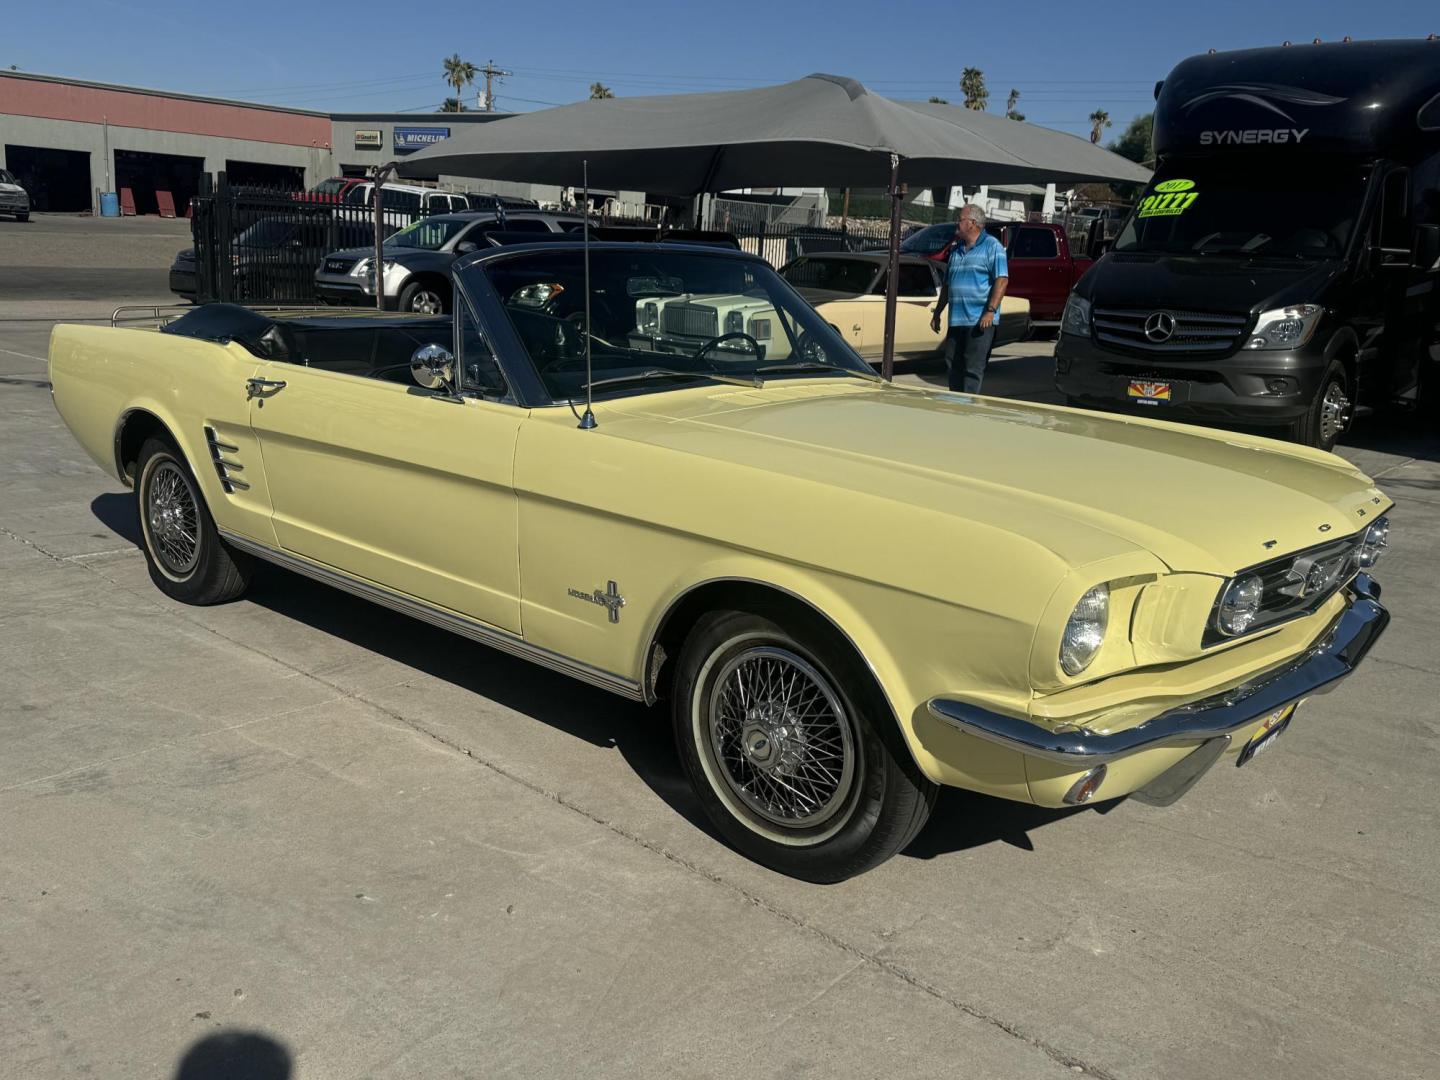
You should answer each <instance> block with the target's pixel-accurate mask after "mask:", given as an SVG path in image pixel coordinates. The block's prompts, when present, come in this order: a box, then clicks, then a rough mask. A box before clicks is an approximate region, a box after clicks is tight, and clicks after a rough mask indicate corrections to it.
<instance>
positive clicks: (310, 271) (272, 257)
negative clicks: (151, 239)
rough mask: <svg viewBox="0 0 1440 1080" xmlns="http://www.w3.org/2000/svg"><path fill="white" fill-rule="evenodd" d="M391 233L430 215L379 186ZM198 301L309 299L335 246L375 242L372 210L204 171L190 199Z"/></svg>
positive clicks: (411, 199) (411, 198)
mask: <svg viewBox="0 0 1440 1080" xmlns="http://www.w3.org/2000/svg"><path fill="white" fill-rule="evenodd" d="M382 196H383V201H382V205H381V219H382V223H383V225H382V230H383V232H384V233H385V235H386V236H388V235H390V234H391V233H393V232H395V231H396V230H398V229H401V228H403V227H404V226H406V225H408V224H410V223H411V222H413V221H416V220H418V219H419V218H421V217H424V216H426V215H427V214H428V213H429V212H430V210H429V207H428V206H425V205H423V204H422V202H421V200H420V199H418V198H417V197H416V196H415V195H413V194H411V193H406V192H389V191H383V190H382ZM190 230H191V235H192V236H193V238H194V241H195V293H196V296H195V299H196V302H197V303H208V302H210V301H216V300H219V301H225V302H229V303H242V304H245V303H270V304H310V303H315V302H316V301H317V296H316V293H315V270H316V268H317V267H318V266H319V265H320V262H321V260H323V259H324V258H325V255H326V254H327V253H329V252H331V251H336V250H338V249H340V248H371V247H373V246H374V244H375V210H374V207H373V205H366V204H364V203H360V202H355V203H349V204H347V203H342V202H340V201H339V200H336V199H334V198H330V197H326V196H319V195H311V194H308V193H305V192H295V191H285V190H280V189H272V188H261V187H249V186H246V187H240V186H234V185H231V184H230V183H229V182H228V180H227V178H226V176H225V174H224V173H223V172H222V173H217V174H216V175H215V176H214V177H213V178H212V177H211V176H210V175H209V174H205V175H203V176H202V177H201V182H200V193H199V194H198V195H196V196H195V198H194V200H193V201H192V203H191V222H190Z"/></svg>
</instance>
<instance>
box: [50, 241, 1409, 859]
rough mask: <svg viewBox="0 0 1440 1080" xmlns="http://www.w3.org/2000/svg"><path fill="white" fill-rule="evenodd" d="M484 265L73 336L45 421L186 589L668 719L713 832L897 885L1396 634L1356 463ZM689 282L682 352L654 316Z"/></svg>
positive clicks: (661, 255) (593, 280)
mask: <svg viewBox="0 0 1440 1080" xmlns="http://www.w3.org/2000/svg"><path fill="white" fill-rule="evenodd" d="M587 261H588V267H587ZM454 273H455V297H456V304H455V312H454V315H453V317H452V316H444V317H432V316H398V315H390V316H378V315H366V314H364V313H353V314H349V315H343V314H335V313H333V312H332V313H330V314H320V313H305V312H291V313H289V314H285V315H282V314H276V313H264V312H258V311H252V310H249V309H245V308H239V307H232V306H228V305H210V306H208V307H202V308H198V309H195V310H193V311H192V312H191V313H189V314H187V315H185V316H184V317H181V318H178V319H176V320H174V321H172V322H170V323H168V324H167V325H164V326H163V327H160V328H156V327H150V328H126V327H118V328H117V327H84V326H64V325H62V326H59V327H57V328H56V330H55V332H54V336H53V339H52V341H51V347H50V372H51V380H52V383H53V386H54V395H55V403H56V406H57V407H58V409H59V411H60V414H61V416H63V417H64V419H65V422H66V423H67V424H68V425H69V427H70V429H71V430H72V431H73V432H74V434H75V436H76V438H78V439H79V441H80V443H81V445H83V446H84V448H85V449H86V451H88V453H89V454H90V456H91V457H93V458H94V459H95V461H96V462H98V463H99V464H100V465H101V466H102V467H103V468H104V469H105V470H106V471H107V472H109V473H110V474H111V475H113V476H115V477H117V478H118V479H119V480H121V481H122V482H124V483H126V484H127V485H131V486H133V488H134V490H135V496H136V505H137V508H138V510H139V515H140V521H141V525H142V532H143V536H144V546H145V552H146V556H147V558H148V560H149V566H150V571H151V575H152V577H153V578H154V581H155V584H156V585H157V586H158V587H159V588H160V589H161V590H163V591H164V592H165V593H167V594H168V595H169V596H171V597H174V598H175V599H177V600H181V601H184V602H187V603H194V604H213V603H217V602H221V601H225V600H229V599H232V598H234V597H237V596H239V595H240V594H241V593H242V592H244V590H245V586H246V582H247V580H248V578H249V575H250V569H251V566H252V564H253V561H254V560H255V559H264V560H268V561H270V562H273V563H277V564H279V565H280V566H282V567H286V568H288V569H290V570H293V571H296V572H298V573H302V574H308V575H310V576H312V577H315V578H318V579H320V580H321V581H325V582H328V583H330V584H332V585H335V586H338V587H339V588H342V589H348V590H350V591H351V592H354V593H358V594H359V595H361V596H364V597H367V598H369V599H371V600H374V601H376V602H378V603H381V604H385V605H388V606H390V607H392V608H395V609H398V610H399V611H402V612H405V613H407V614H409V615H412V616H414V617H417V618H421V619H424V620H426V621H428V622H431V623H435V624H437V625H439V626H443V627H446V628H448V629H451V630H454V631H455V632H457V633H460V634H463V635H465V636H467V637H469V638H472V639H474V640H475V641H478V642H481V643H482V644H484V645H488V646H492V647H494V648H498V649H503V650H505V651H506V652H509V653H513V654H515V655H517V656H521V657H524V658H525V659H527V660H531V661H534V662H535V663H537V664H541V665H544V666H546V667H548V668H551V669H553V670H555V671H558V672H562V673H564V674H566V675H570V676H573V677H575V678H579V679H583V680H585V681H587V682H591V683H594V684H596V685H598V686H602V687H604V688H606V689H608V690H611V691H614V692H615V693H618V694H622V695H625V696H627V697H630V698H634V699H636V700H638V701H644V702H656V701H665V702H667V703H668V705H669V707H670V709H671V710H672V713H673V717H674V729H675V737H676V741H677V743H678V745H679V751H680V757H681V760H682V761H683V763H684V767H685V769H686V771H687V772H688V774H689V776H690V779H691V781H692V782H693V784H694V787H695V791H696V793H697V795H698V798H699V800H700V802H701V804H702V805H703V807H704V809H705V811H706V813H707V814H708V815H709V817H710V819H711V821H713V823H714V825H715V827H716V828H717V829H718V830H719V831H720V832H721V833H723V834H724V836H725V837H726V838H727V839H728V840H729V841H730V842H731V843H733V844H734V845H735V847H737V848H738V849H740V850H741V851H742V852H744V853H745V854H747V855H749V856H751V857H752V858H754V859H757V860H759V861H760V862H763V863H765V864H767V865H769V866H771V867H774V868H776V869H778V870H781V871H783V872H785V873H788V874H793V875H796V876H799V877H802V878H808V879H811V880H815V881H834V880H839V879H841V878H845V877H848V876H850V875H853V874H857V873H860V872H861V871H864V870H866V869H868V868H870V867H873V866H875V865H876V864H877V863H879V862H881V861H882V860H884V859H885V858H887V857H888V856H889V855H891V854H893V853H894V852H896V851H898V850H900V849H901V848H903V847H904V846H905V845H906V844H907V843H908V842H909V841H910V840H911V838H912V837H914V836H915V834H916V832H917V831H918V830H919V829H920V827H921V826H922V825H923V824H924V823H925V820H926V817H927V815H928V814H929V812H930V808H931V807H932V806H933V804H934V801H935V796H936V792H937V791H938V790H939V788H940V786H941V785H945V784H950V785H955V786H958V787H964V788H970V789H973V790H976V791H981V792H987V793H989V794H992V795H997V796H1002V797H1005V798H1009V799H1017V800H1021V801H1025V802H1033V803H1037V804H1039V805H1042V806H1063V805H1066V804H1071V805H1074V804H1080V803H1087V802H1097V801H1103V800H1108V799H1115V798H1118V797H1120V796H1124V795H1131V796H1135V797H1137V798H1140V799H1143V800H1145V801H1149V802H1154V803H1161V804H1163V803H1166V802H1170V801H1173V800H1174V799H1176V798H1178V797H1179V795H1180V794H1182V793H1183V792H1184V791H1185V790H1186V789H1187V788H1188V787H1189V786H1190V785H1191V784H1192V783H1193V782H1194V781H1195V780H1196V779H1197V778H1199V777H1200V775H1201V774H1202V773H1204V772H1205V771H1206V770H1207V769H1208V768H1209V767H1210V766H1212V765H1213V764H1214V763H1215V762H1216V761H1218V760H1224V759H1225V758H1226V756H1227V755H1228V756H1229V760H1232V761H1238V762H1240V763H1244V762H1245V761H1247V760H1249V758H1251V757H1252V756H1253V755H1254V754H1255V753H1256V752H1257V751H1258V750H1260V749H1262V748H1265V747H1268V746H1269V745H1271V744H1272V743H1273V740H1274V738H1275V736H1276V735H1278V734H1279V733H1280V732H1281V731H1283V730H1284V729H1285V727H1286V726H1287V725H1289V724H1290V723H1291V717H1292V714H1293V712H1294V709H1295V705H1296V703H1297V702H1299V701H1300V700H1301V699H1302V698H1305V697H1307V696H1309V695H1312V694H1315V693H1318V692H1320V691H1322V690H1326V689H1329V688H1331V687H1333V686H1334V685H1335V684H1336V683H1338V682H1339V681H1340V680H1341V679H1343V678H1344V677H1345V676H1347V675H1348V674H1349V673H1350V672H1351V670H1352V669H1353V668H1354V667H1355V665H1356V664H1357V663H1358V662H1359V660H1360V659H1361V657H1362V656H1363V655H1364V654H1365V652H1366V651H1367V649H1368V648H1369V647H1370V645H1371V644H1372V643H1373V642H1374V640H1375V639H1376V637H1377V636H1378V635H1379V634H1380V632H1381V631H1382V630H1383V629H1384V627H1385V624H1386V622H1387V619H1388V616H1387V615H1386V612H1385V610H1384V609H1383V608H1382V607H1381V606H1380V604H1379V603H1378V600H1377V597H1378V593H1379V590H1378V588H1377V587H1376V585H1375V584H1374V582H1373V581H1372V580H1371V578H1370V576H1369V574H1368V573H1367V572H1366V571H1367V569H1368V568H1369V567H1370V566H1371V565H1372V564H1373V563H1374V562H1375V560H1376V558H1377V557H1378V556H1379V554H1380V550H1381V548H1383V547H1384V545H1385V538H1386V530H1387V523H1386V519H1385V516H1384V515H1385V513H1386V511H1387V510H1389V509H1390V505H1391V504H1390V500H1389V499H1387V498H1386V497H1385V495H1383V494H1382V493H1381V492H1380V491H1379V490H1377V489H1376V488H1375V486H1374V485H1373V484H1372V483H1371V482H1370V481H1369V480H1368V479H1367V478H1366V477H1365V476H1363V475H1362V474H1360V473H1359V472H1358V471H1356V470H1355V469H1354V468H1353V467H1351V466H1350V465H1348V464H1346V463H1345V462H1344V461H1342V460H1341V459H1339V458H1337V457H1333V456H1331V455H1330V454H1326V453H1322V452H1319V451H1316V450H1309V449H1304V448H1301V447H1297V446H1291V445H1286V444H1283V443H1279V442H1273V441H1270V440H1268V439H1262V438H1252V437H1248V436H1243V435H1232V434H1225V433H1217V432H1213V431H1204V430H1200V429H1196V428H1185V427H1179V426H1172V425H1170V424H1166V423H1162V422H1158V421H1151V420H1148V419H1144V418H1118V417H1110V416H1101V415H1095V414H1091V413H1086V412H1081V411H1076V410H1073V409H1060V408H1046V407H1041V406H1037V405H1031V404H1025V403H1020V402H1014V401H1003V400H997V399H990V398H984V397H971V396H966V395H961V394H955V393H947V392H939V391H933V390H928V389H908V388H902V387H898V386H894V385H891V384H889V383H886V382H883V381H881V380H880V379H879V378H878V377H877V376H876V375H875V374H874V373H873V372H872V371H871V370H870V368H869V367H868V366H867V365H866V364H865V363H864V362H863V361H862V360H861V359H860V358H859V357H858V356H857V355H856V354H855V352H854V351H853V350H852V348H851V347H850V346H849V345H848V344H847V343H846V342H845V341H844V340H843V339H842V338H841V337H840V336H839V334H837V332H836V331H835V330H834V329H833V328H832V327H831V326H830V325H829V324H828V323H827V321H826V320H825V319H824V318H822V317H820V316H818V315H817V314H816V312H815V311H814V309H813V308H811V307H810V306H809V305H807V304H806V303H805V302H804V300H802V299H801V298H800V297H799V296H798V295H797V294H796V293H795V291H794V290H793V289H792V288H791V286H790V285H788V284H787V283H786V282H785V281H783V280H782V279H781V278H780V277H779V276H778V275H777V274H776V273H775V272H774V271H773V270H771V269H770V268H769V266H767V265H766V264H765V263H764V262H762V261H760V260H759V259H756V258H753V257H750V256H747V255H742V254H740V253H736V252H724V251H718V250H707V249H703V248H687V247H679V246H669V247H667V246H654V245H638V244H637V245H631V244H603V245H592V246H591V247H590V249H589V255H588V260H587V258H586V256H585V253H584V252H583V251H582V248H581V246H580V245H579V244H571V243H570V242H568V241H567V242H565V243H560V244H554V245H547V246H543V247H541V246H533V245H532V246H526V247H517V248H506V249H500V250H497V251H491V252H486V253H476V254H473V255H470V256H466V257H464V258H462V259H461V260H459V261H458V262H457V263H456V267H455V271H454ZM587 281H588V282H589V287H588V289H587V287H586V283H587ZM707 296H717V297H728V298H732V299H733V298H734V297H736V296H750V297H754V298H755V299H756V300H757V302H759V304H760V306H764V307H766V308H767V309H769V310H771V311H773V324H772V325H770V326H768V327H766V328H765V330H766V331H767V332H766V333H765V334H764V336H763V339H762V338H761V337H760V336H759V335H757V334H756V333H754V332H753V331H752V329H750V327H751V326H753V324H747V329H744V330H728V329H727V327H726V324H725V322H724V321H723V319H722V317H721V313H720V312H719V310H718V309H717V308H716V307H713V306H712V307H711V308H709V310H708V312H707V307H706V303H705V301H704V298H705V297H707ZM674 297H686V298H687V300H686V307H685V310H686V313H687V314H686V318H687V320H688V322H687V324H686V326H685V327H684V330H685V331H686V332H685V334H684V335H683V339H675V338H670V339H667V338H666V336H665V331H664V328H663V327H662V326H657V325H656V324H655V321H654V320H647V319H646V318H645V313H646V310H647V308H646V305H647V304H652V305H653V304H654V303H655V302H656V301H657V300H658V301H663V300H665V299H669V298H674ZM677 340H683V341H684V342H685V343H686V346H685V347H684V348H680V347H677ZM587 370H588V372H589V373H588V374H587ZM587 397H591V398H593V412H589V411H587V410H586V398H587Z"/></svg>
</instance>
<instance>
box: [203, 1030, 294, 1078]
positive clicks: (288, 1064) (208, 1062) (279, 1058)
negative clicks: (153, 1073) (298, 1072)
mask: <svg viewBox="0 0 1440 1080" xmlns="http://www.w3.org/2000/svg"><path fill="white" fill-rule="evenodd" d="M293 1064H294V1061H293V1059H292V1058H291V1056H290V1051H289V1050H287V1049H286V1048H285V1047H284V1046H282V1045H281V1044H280V1043H278V1042H276V1041H275V1040H274V1039H272V1038H270V1036H268V1035H262V1034H260V1033H259V1032H255V1031H222V1032H219V1033H217V1034H215V1035H206V1036H205V1037H204V1038H203V1039H201V1040H199V1041H198V1042H196V1043H195V1044H194V1045H193V1046H191V1047H190V1049H189V1050H187V1051H186V1052H185V1056H184V1057H183V1058H181V1059H180V1064H179V1066H178V1067H177V1068H176V1070H175V1080H290V1076H291V1074H292V1072H293Z"/></svg>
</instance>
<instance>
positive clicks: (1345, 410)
mask: <svg viewBox="0 0 1440 1080" xmlns="http://www.w3.org/2000/svg"><path fill="white" fill-rule="evenodd" d="M1349 426H1350V399H1349V398H1348V397H1347V396H1346V394H1345V387H1344V386H1342V385H1341V384H1340V383H1338V382H1331V383H1330V385H1329V386H1327V387H1326V388H1325V398H1324V400H1323V401H1321V403H1320V437H1321V439H1323V440H1324V441H1325V443H1326V444H1327V445H1328V444H1329V443H1332V442H1334V441H1335V440H1336V439H1337V438H1339V437H1340V434H1341V433H1342V432H1343V431H1344V430H1345V429H1346V428H1348V427H1349Z"/></svg>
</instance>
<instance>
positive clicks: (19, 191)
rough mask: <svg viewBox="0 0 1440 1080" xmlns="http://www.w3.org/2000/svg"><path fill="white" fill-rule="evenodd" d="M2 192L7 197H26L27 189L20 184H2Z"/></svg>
mask: <svg viewBox="0 0 1440 1080" xmlns="http://www.w3.org/2000/svg"><path fill="white" fill-rule="evenodd" d="M0 191H3V192H4V193H5V194H6V195H24V194H25V189H24V188H23V187H21V186H20V185H19V184H0Z"/></svg>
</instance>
